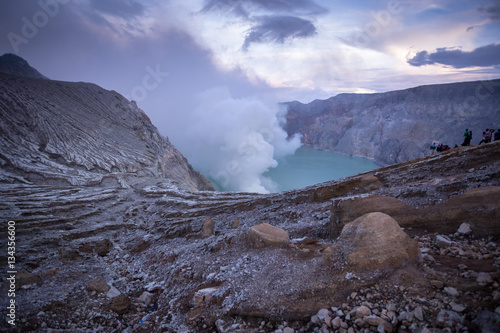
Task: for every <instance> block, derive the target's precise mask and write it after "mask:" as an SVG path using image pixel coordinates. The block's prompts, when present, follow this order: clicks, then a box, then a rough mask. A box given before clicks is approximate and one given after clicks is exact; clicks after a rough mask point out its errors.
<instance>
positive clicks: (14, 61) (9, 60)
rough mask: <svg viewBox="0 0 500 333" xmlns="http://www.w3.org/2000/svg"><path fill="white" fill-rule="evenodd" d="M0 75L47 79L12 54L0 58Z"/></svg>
mask: <svg viewBox="0 0 500 333" xmlns="http://www.w3.org/2000/svg"><path fill="white" fill-rule="evenodd" d="M0 73H5V74H10V75H16V76H23V77H30V78H33V79H47V77H45V76H43V75H42V74H40V72H39V71H37V70H36V69H34V68H33V67H31V66H30V65H29V64H28V62H27V61H26V60H24V59H23V58H21V57H19V56H17V55H15V54H12V53H6V54H4V55H3V56H0Z"/></svg>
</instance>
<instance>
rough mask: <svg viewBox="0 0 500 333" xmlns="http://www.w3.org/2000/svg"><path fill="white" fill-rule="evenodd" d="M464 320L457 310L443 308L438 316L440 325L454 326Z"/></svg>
mask: <svg viewBox="0 0 500 333" xmlns="http://www.w3.org/2000/svg"><path fill="white" fill-rule="evenodd" d="M463 322H464V318H463V317H462V316H461V315H459V314H458V313H456V312H455V311H449V310H441V311H440V312H439V313H438V315H437V317H436V323H437V325H438V326H440V327H449V328H454V327H455V326H457V325H462V324H463Z"/></svg>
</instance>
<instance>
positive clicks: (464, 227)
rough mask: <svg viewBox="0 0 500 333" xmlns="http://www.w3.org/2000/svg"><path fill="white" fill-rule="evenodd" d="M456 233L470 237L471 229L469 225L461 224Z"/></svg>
mask: <svg viewBox="0 0 500 333" xmlns="http://www.w3.org/2000/svg"><path fill="white" fill-rule="evenodd" d="M457 233H458V234H460V235H470V234H472V229H471V228H470V224H469V223H465V222H464V223H462V224H461V225H460V227H459V228H458V230H457Z"/></svg>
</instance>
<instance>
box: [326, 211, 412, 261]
mask: <svg viewBox="0 0 500 333" xmlns="http://www.w3.org/2000/svg"><path fill="white" fill-rule="evenodd" d="M335 249H337V252H338V253H339V255H341V256H342V257H343V258H344V260H346V262H347V264H348V266H351V267H352V268H353V269H356V270H386V269H392V268H397V267H401V266H404V265H407V264H415V263H417V262H418V261H419V254H418V246H417V244H416V242H415V241H413V240H412V239H411V238H410V237H409V236H408V235H407V234H405V233H404V231H403V230H402V229H401V227H400V226H399V225H398V222H396V220H394V219H393V218H392V217H390V216H389V215H387V214H384V213H380V212H375V213H368V214H365V215H363V216H361V217H359V218H357V219H356V220H354V221H353V222H350V223H348V224H346V225H345V226H344V229H342V233H341V234H340V239H339V241H338V242H337V243H336V244H335Z"/></svg>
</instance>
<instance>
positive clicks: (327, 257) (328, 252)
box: [323, 246, 336, 265]
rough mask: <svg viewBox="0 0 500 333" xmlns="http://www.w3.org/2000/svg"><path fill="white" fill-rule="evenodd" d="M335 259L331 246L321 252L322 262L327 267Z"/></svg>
mask: <svg viewBox="0 0 500 333" xmlns="http://www.w3.org/2000/svg"><path fill="white" fill-rule="evenodd" d="M335 259H336V254H335V249H334V248H333V247H331V246H329V247H327V248H326V249H325V250H324V251H323V262H324V263H325V265H329V264H331V263H332V262H334V261H335Z"/></svg>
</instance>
